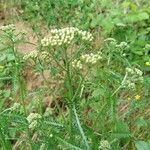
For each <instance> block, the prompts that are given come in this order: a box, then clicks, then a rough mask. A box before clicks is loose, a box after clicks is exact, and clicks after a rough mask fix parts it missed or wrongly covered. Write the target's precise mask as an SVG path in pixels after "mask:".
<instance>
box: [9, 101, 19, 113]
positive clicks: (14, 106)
mask: <svg viewBox="0 0 150 150" xmlns="http://www.w3.org/2000/svg"><path fill="white" fill-rule="evenodd" d="M19 108H20V103H14V105H13V107H11V110H13V111H14V110H17V109H19Z"/></svg>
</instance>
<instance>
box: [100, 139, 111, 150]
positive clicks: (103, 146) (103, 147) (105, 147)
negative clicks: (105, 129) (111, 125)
mask: <svg viewBox="0 0 150 150" xmlns="http://www.w3.org/2000/svg"><path fill="white" fill-rule="evenodd" d="M110 149H111V146H110V144H109V142H108V141H107V140H102V141H100V146H99V150H110Z"/></svg>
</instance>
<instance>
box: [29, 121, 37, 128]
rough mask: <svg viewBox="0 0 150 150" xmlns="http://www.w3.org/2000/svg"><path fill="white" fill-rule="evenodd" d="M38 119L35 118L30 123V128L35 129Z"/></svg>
mask: <svg viewBox="0 0 150 150" xmlns="http://www.w3.org/2000/svg"><path fill="white" fill-rule="evenodd" d="M37 124H38V123H37V120H33V121H32V122H31V123H30V124H29V129H32V130H33V129H35V127H36V126H37Z"/></svg>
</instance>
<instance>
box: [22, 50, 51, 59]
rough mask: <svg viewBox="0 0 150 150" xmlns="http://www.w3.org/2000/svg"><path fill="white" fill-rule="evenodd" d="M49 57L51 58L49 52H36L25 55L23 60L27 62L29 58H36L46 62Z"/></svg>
mask: <svg viewBox="0 0 150 150" xmlns="http://www.w3.org/2000/svg"><path fill="white" fill-rule="evenodd" d="M48 56H49V53H48V52H45V51H42V52H38V51H37V50H34V51H32V52H30V53H28V54H25V55H24V57H23V59H24V60H27V59H29V58H32V59H35V58H37V57H39V59H41V60H44V59H45V58H46V57H48Z"/></svg>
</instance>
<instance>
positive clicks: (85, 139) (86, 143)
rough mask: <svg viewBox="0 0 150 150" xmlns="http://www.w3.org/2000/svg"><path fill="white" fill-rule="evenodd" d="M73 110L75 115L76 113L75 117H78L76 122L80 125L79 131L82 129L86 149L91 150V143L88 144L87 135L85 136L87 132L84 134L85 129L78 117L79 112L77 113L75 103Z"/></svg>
mask: <svg viewBox="0 0 150 150" xmlns="http://www.w3.org/2000/svg"><path fill="white" fill-rule="evenodd" d="M73 112H74V115H75V119H76V122H77V125H78V128H79V131H80V133H81V136H82V139H83V141H84V143H85V146H86V150H89V149H90V148H89V144H88V142H87V138H86V136H85V134H84V131H83V129H82V127H81V123H80V121H79V117H78V114H77V111H76V108H75V105H73Z"/></svg>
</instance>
